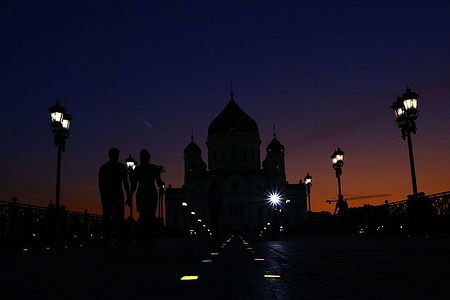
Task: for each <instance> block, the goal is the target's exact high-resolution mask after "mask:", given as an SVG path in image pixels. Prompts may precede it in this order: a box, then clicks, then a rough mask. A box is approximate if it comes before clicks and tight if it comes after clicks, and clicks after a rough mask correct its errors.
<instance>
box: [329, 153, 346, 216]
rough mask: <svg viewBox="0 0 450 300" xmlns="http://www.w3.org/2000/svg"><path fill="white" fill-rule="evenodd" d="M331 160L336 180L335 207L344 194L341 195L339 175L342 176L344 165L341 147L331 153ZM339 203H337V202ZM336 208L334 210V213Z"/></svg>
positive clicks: (340, 201)
mask: <svg viewBox="0 0 450 300" xmlns="http://www.w3.org/2000/svg"><path fill="white" fill-rule="evenodd" d="M331 161H332V163H333V169H334V170H335V172H336V178H337V181H338V193H339V194H338V202H337V203H336V209H337V208H338V207H339V205H340V204H341V203H342V202H343V201H344V196H342V189H341V176H342V167H343V166H344V151H342V150H341V148H339V147H338V148H337V149H336V150H335V151H334V153H333V154H332V155H331ZM338 203H339V204H338ZM336 209H335V210H334V212H335V213H336Z"/></svg>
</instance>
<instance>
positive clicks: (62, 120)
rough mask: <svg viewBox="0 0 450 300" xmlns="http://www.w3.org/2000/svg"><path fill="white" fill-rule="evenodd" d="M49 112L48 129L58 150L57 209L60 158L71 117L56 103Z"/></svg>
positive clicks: (56, 202)
mask: <svg viewBox="0 0 450 300" xmlns="http://www.w3.org/2000/svg"><path fill="white" fill-rule="evenodd" d="M48 111H49V112H50V128H51V130H52V132H53V134H54V135H55V146H56V147H57V148H58V153H57V157H56V197H55V205H56V207H57V208H58V207H59V204H60V200H61V156H62V152H64V150H65V148H66V139H67V137H68V136H69V130H70V125H71V122H72V116H71V115H70V114H68V113H67V112H66V109H65V108H64V107H63V106H61V105H60V104H59V101H56V104H55V105H53V106H51V107H50V108H49V109H48Z"/></svg>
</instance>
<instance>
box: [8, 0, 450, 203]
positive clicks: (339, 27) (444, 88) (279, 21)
mask: <svg viewBox="0 0 450 300" xmlns="http://www.w3.org/2000/svg"><path fill="white" fill-rule="evenodd" d="M0 33H1V37H2V46H1V47H0V63H1V64H0V65H1V67H0V75H1V77H0V78H1V80H0V99H1V101H2V110H1V111H2V117H1V119H0V120H1V121H0V122H1V123H0V128H1V129H0V139H1V141H2V147H1V150H0V159H1V160H0V164H1V166H2V172H1V173H0V174H1V175H0V181H1V190H0V199H1V200H8V199H9V198H10V197H11V196H13V195H16V196H18V197H19V201H23V202H27V203H35V204H40V205H45V204H47V203H48V201H49V199H50V198H54V177H55V168H56V166H55V160H56V149H55V148H54V147H53V144H52V134H51V133H50V129H49V127H48V123H49V117H48V112H47V109H48V107H49V106H50V105H52V104H53V103H54V101H55V99H56V98H60V99H61V102H62V104H63V105H64V106H66V108H67V110H68V111H69V112H70V113H72V115H73V118H74V119H73V124H72V125H73V126H72V133H71V136H70V138H69V140H68V145H67V151H66V152H65V153H64V156H63V200H62V201H63V204H66V205H67V206H68V207H69V208H72V209H82V208H84V207H87V208H89V209H91V210H92V211H98V209H99V207H100V206H99V200H98V196H97V191H96V175H97V170H98V167H99V165H100V164H101V163H103V162H104V161H105V160H106V152H107V150H108V149H109V148H110V147H112V146H117V147H119V148H120V149H121V150H122V156H123V158H125V156H127V155H128V154H129V153H132V154H134V155H137V153H138V151H139V150H140V149H141V148H142V147H145V148H148V149H149V150H150V151H151V153H152V155H153V158H152V160H153V161H154V162H155V163H157V164H163V165H165V166H166V168H167V173H166V174H165V180H166V181H167V182H168V183H171V184H173V185H174V186H179V185H180V184H181V183H182V179H183V169H182V166H183V163H182V150H183V148H184V147H185V145H187V143H188V141H189V137H190V128H191V127H194V131H195V137H196V141H197V142H198V144H199V145H200V146H202V148H203V149H205V145H204V142H205V140H206V134H207V126H208V124H209V122H210V121H212V119H213V118H214V117H215V116H216V115H217V114H218V113H219V112H220V111H221V110H222V109H223V107H224V106H225V105H226V103H227V101H228V93H229V90H230V87H229V86H230V81H231V80H233V86H234V91H235V93H236V100H237V102H238V104H239V105H240V106H241V107H242V108H243V109H244V110H245V111H247V112H248V113H249V114H250V115H251V116H252V117H253V118H254V119H255V120H256V121H257V122H258V124H259V129H260V133H261V136H262V140H263V142H262V150H264V149H265V146H266V145H267V143H268V142H270V138H271V133H272V124H273V123H275V124H276V127H277V128H278V129H277V131H278V136H279V139H280V140H281V141H282V142H283V143H284V144H285V146H286V151H287V157H286V161H287V172H288V179H289V181H291V182H297V181H298V180H299V179H300V178H303V176H304V175H305V174H306V172H310V173H311V174H312V175H313V177H314V187H313V189H314V190H313V208H314V206H315V207H316V210H322V209H327V208H328V207H327V206H326V204H325V203H324V200H326V199H329V198H333V197H335V194H336V183H335V178H334V174H333V170H332V168H331V163H330V159H329V155H330V154H331V153H332V152H333V150H334V149H335V147H337V146H338V145H340V146H341V147H342V148H343V149H344V151H346V154H347V156H346V164H345V166H344V177H343V184H344V193H345V194H348V195H350V194H352V195H365V194H374V193H392V194H393V197H392V199H390V200H400V199H403V198H404V197H405V195H406V194H408V193H410V190H411V188H410V179H409V169H408V168H409V165H408V157H407V148H406V143H405V142H404V141H402V140H401V137H400V131H399V129H398V128H396V126H395V123H394V119H393V114H392V112H391V110H390V104H391V103H392V102H393V100H394V98H395V97H396V95H397V93H402V92H403V91H404V88H405V87H406V85H410V86H411V87H412V88H413V89H414V90H415V91H416V92H418V93H419V94H420V95H421V96H420V104H419V105H420V107H419V110H420V117H419V120H418V128H419V130H418V134H417V135H416V136H414V144H415V152H416V164H417V173H418V182H419V190H420V191H424V192H427V193H432V192H440V191H444V190H449V189H450V184H449V178H450V171H449V170H450V163H449V149H450V122H449V120H450V119H449V113H450V101H449V98H450V3H449V2H448V1H411V0H409V1H392V0H390V1H287V2H283V1H235V2H233V1H221V2H219V1H123V2H119V1H55V2H48V1H2V2H1V4H0ZM262 152H263V151H262ZM205 153H206V152H205ZM205 153H204V154H205ZM204 158H205V159H206V155H204ZM382 200H384V199H380V200H379V201H382ZM373 201H375V200H373ZM353 203H355V204H362V203H363V202H360V203H357V202H353ZM372 203H373V202H372Z"/></svg>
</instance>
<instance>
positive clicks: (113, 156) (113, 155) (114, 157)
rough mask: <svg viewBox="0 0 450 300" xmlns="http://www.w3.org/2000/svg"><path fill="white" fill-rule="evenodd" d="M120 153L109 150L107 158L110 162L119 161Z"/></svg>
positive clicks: (115, 149)
mask: <svg viewBox="0 0 450 300" xmlns="http://www.w3.org/2000/svg"><path fill="white" fill-rule="evenodd" d="M119 154H120V151H119V149H117V148H111V149H109V152H108V157H109V160H110V161H119Z"/></svg>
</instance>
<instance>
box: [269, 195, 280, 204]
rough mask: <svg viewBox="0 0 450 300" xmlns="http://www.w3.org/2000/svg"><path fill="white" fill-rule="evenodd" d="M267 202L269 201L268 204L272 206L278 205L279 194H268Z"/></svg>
mask: <svg viewBox="0 0 450 300" xmlns="http://www.w3.org/2000/svg"><path fill="white" fill-rule="evenodd" d="M269 200H270V203H272V204H278V203H280V200H281V197H280V194H278V193H270V194H269Z"/></svg>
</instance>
